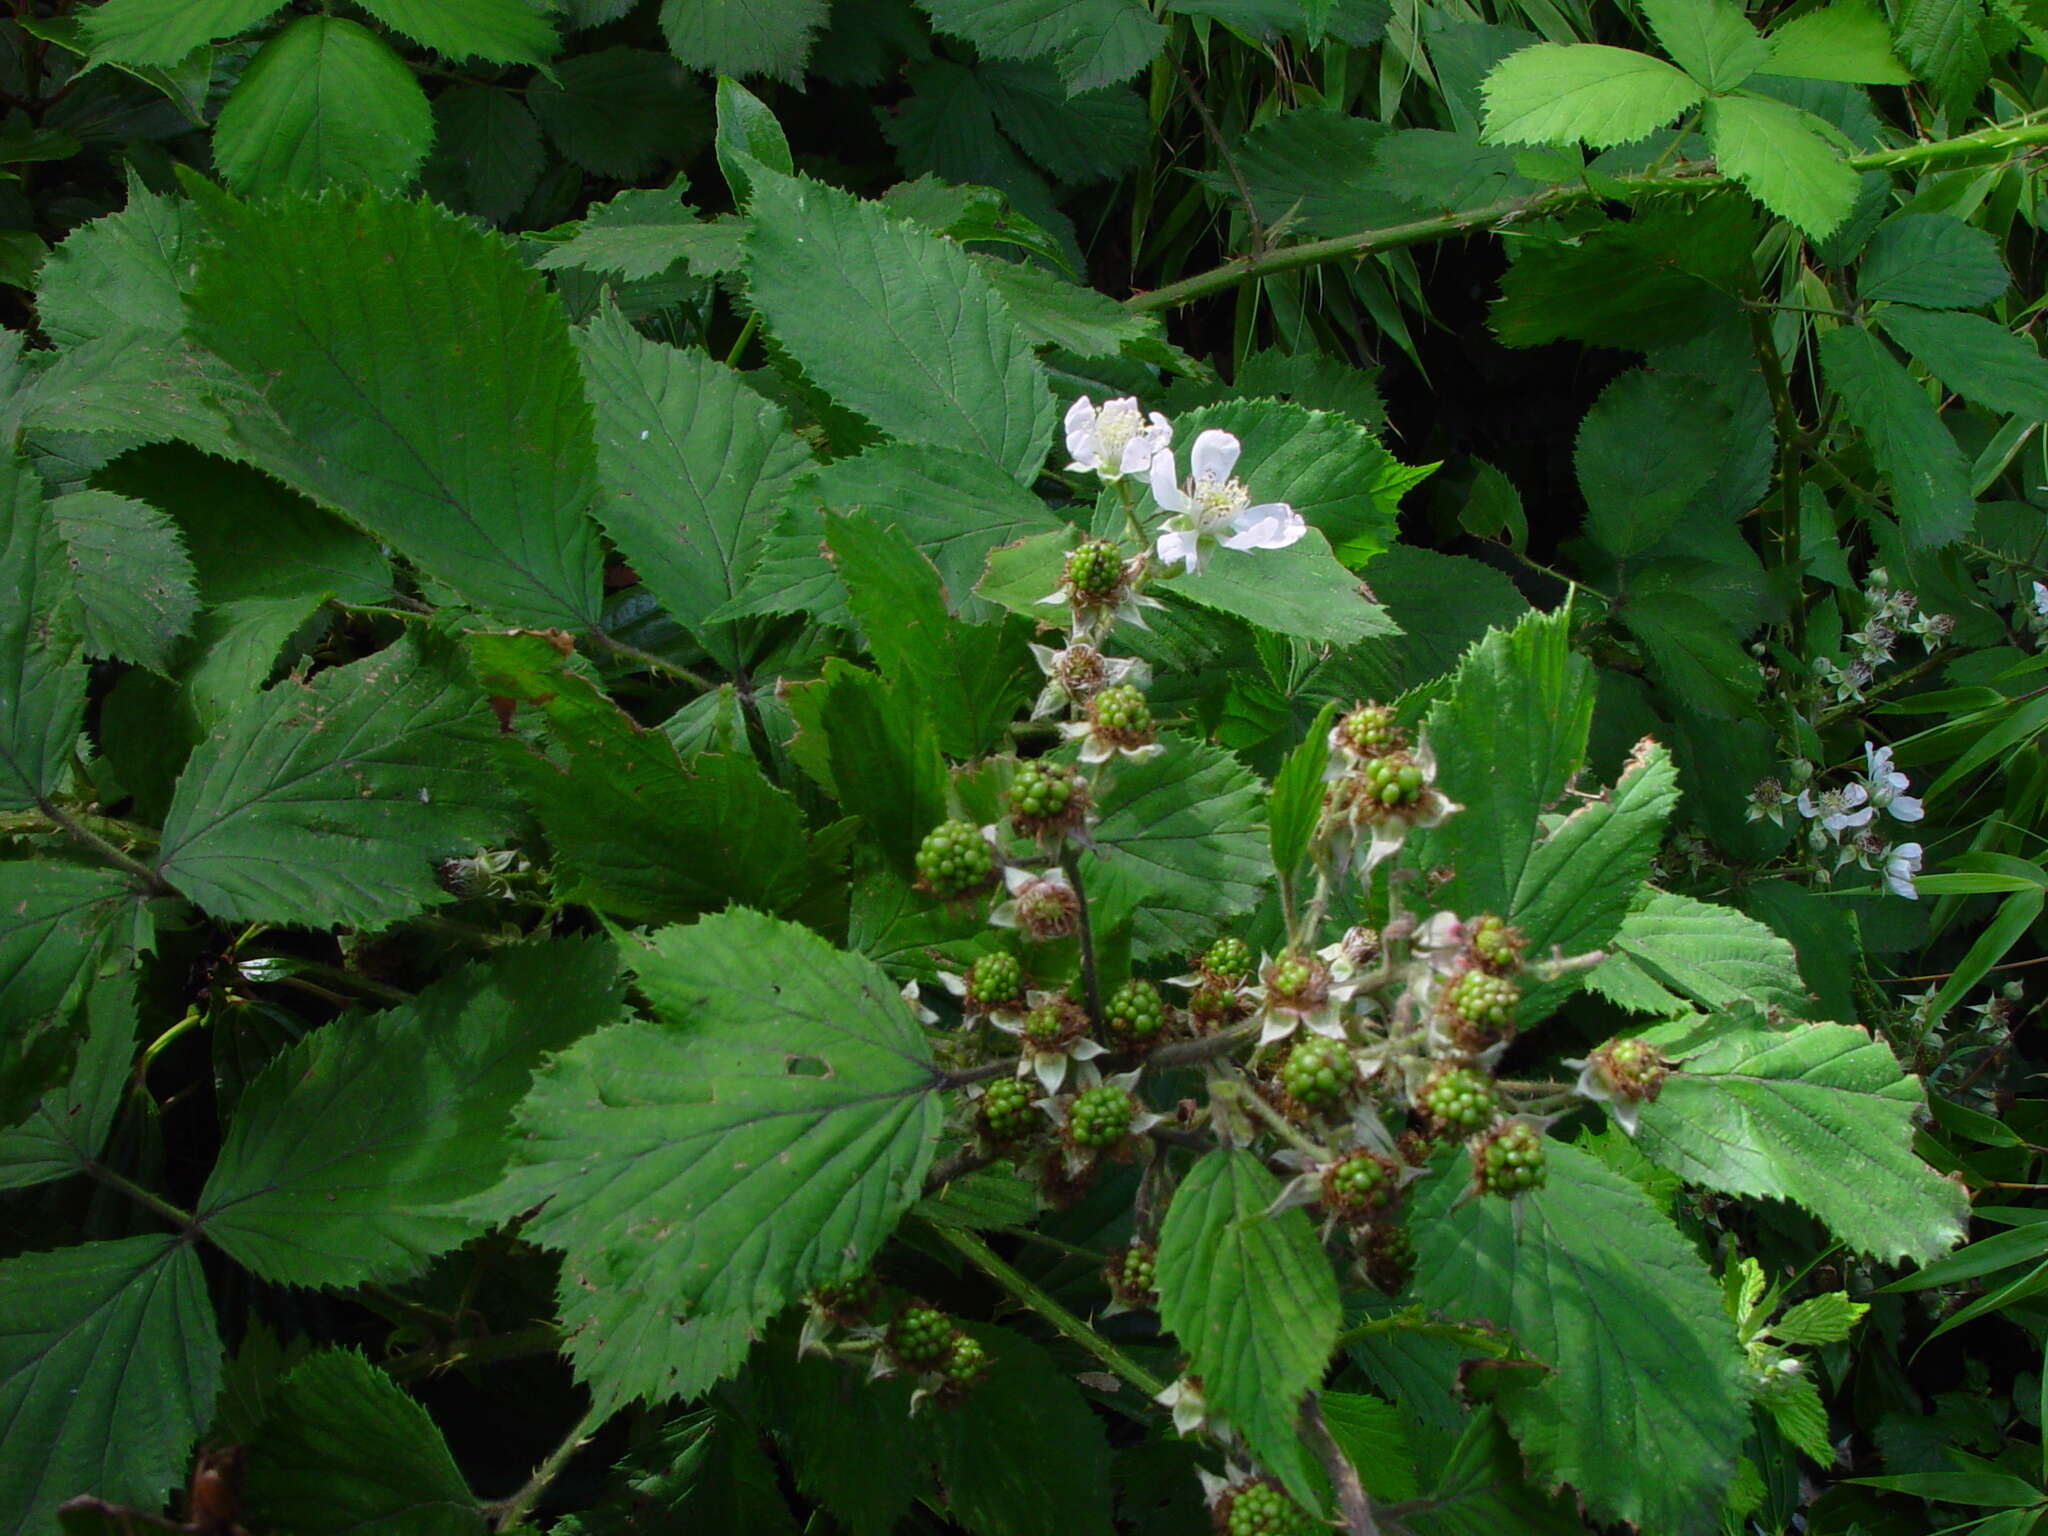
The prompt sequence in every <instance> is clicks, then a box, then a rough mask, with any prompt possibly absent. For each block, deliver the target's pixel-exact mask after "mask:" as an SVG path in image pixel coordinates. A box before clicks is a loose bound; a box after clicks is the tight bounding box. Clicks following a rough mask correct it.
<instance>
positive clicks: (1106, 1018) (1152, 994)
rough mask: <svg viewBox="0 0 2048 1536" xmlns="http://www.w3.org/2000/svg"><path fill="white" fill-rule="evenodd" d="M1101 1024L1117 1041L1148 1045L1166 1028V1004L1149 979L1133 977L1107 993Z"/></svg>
mask: <svg viewBox="0 0 2048 1536" xmlns="http://www.w3.org/2000/svg"><path fill="white" fill-rule="evenodd" d="M1102 1024H1103V1028H1105V1029H1107V1030H1108V1031H1109V1032H1110V1033H1111V1034H1112V1035H1115V1036H1116V1037H1117V1038H1118V1039H1119V1040H1125V1041H1128V1042H1129V1043H1130V1044H1132V1045H1150V1044H1152V1042H1154V1041H1155V1040H1157V1039H1158V1038H1159V1036H1160V1035H1161V1034H1162V1033H1164V1031H1165V1029H1166V1003H1165V1002H1164V1001H1163V1000H1162V999H1161V998H1160V996H1159V989H1158V988H1157V987H1155V986H1153V985H1152V983H1151V982H1149V981H1141V980H1139V979H1138V978H1137V977H1135V976H1133V977H1132V978H1131V979H1130V980H1129V981H1127V982H1125V983H1124V984H1123V985H1122V986H1120V987H1118V988H1117V989H1116V990H1115V991H1114V992H1112V993H1110V994H1109V1001H1108V1002H1106V1003H1104V1004H1103V1006H1102Z"/></svg>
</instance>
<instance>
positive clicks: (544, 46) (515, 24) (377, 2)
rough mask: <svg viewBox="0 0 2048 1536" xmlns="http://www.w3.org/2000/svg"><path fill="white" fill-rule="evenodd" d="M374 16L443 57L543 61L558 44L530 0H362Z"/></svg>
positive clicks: (541, 8) (543, 8)
mask: <svg viewBox="0 0 2048 1536" xmlns="http://www.w3.org/2000/svg"><path fill="white" fill-rule="evenodd" d="M361 3H362V7H363V9H364V10H366V11H368V12H369V13H370V14H371V15H372V16H374V17H376V18H377V19H378V20H379V21H381V22H383V23H384V25H385V26H387V27H390V28H391V29H392V30H394V31H397V32H403V33H404V34H405V35H406V36H407V37H409V38H411V39H412V40H413V41H414V42H416V43H418V44H419V45H420V46H421V47H422V48H431V49H433V50H434V52H436V53H438V54H440V55H441V56H442V57H443V58H446V59H458V60H459V59H482V60H484V61H485V62H486V63H490V64H545V63H546V62H547V61H548V60H549V59H550V58H552V57H553V56H554V53H555V49H556V48H557V46H559V45H558V43H557V40H556V38H555V29H554V26H553V24H552V23H550V21H549V20H548V12H549V10H550V9H552V7H551V6H548V5H544V4H542V5H536V4H535V3H534V0H361Z"/></svg>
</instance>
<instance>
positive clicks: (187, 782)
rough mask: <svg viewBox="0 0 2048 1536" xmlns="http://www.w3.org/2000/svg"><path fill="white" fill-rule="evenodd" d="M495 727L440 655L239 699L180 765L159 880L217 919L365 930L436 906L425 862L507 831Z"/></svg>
mask: <svg viewBox="0 0 2048 1536" xmlns="http://www.w3.org/2000/svg"><path fill="white" fill-rule="evenodd" d="M497 734H498V732H497V726H496V723H495V722H494V721H493V720H492V718H491V713H490V710H489V709H488V707H486V705H485V703H484V700H483V698H482V697H481V696H480V695H479V693H478V692H477V690H476V687H475V685H474V684H473V683H471V682H470V681H469V679H468V678H467V677H465V676H464V675H463V673H462V671H461V668H460V664H459V662H458V661H457V660H456V658H454V657H453V656H451V655H449V654H448V653H447V652H446V650H445V649H444V648H443V646H441V645H439V644H435V645H433V646H431V647H429V646H427V645H424V644H422V643H420V642H416V641H413V640H410V639H407V640H402V641H400V642H399V643H398V644H396V645H394V646H392V647H391V648H390V649H388V650H384V651H379V652H378V653H376V654H375V655H372V656H366V657H365V658H363V659H362V660H361V661H357V662H352V663H350V664H349V665H347V666H344V667H333V668H330V669H328V670H327V671H324V672H321V673H320V674H318V675H317V676H316V677H314V678H313V680H312V681H311V682H310V683H308V682H300V681H296V680H290V679H288V680H286V681H284V682H281V683H279V684H277V685H276V686H275V687H273V688H271V689H270V690H269V691H268V692H266V693H262V694H259V695H257V696H256V698H254V699H252V700H251V701H250V702H249V703H248V704H247V705H246V706H244V707H243V708H242V709H241V710H240V711H238V712H237V713H235V714H234V715H233V716H232V717H231V718H230V719H229V720H228V721H227V723H226V724H225V725H223V726H222V727H221V728H220V729H219V730H217V731H216V732H215V733H214V734H213V735H212V736H209V737H208V738H207V739H206V740H205V741H203V742H201V743H200V744H199V746H198V747H197V748H196V749H194V751H193V753H192V756H191V759H190V760H189V761H188V762H187V764H186V767H185V771H184V773H183V774H182V775H181V776H180V777H179V779H178V787H177V791H176V793H175V794H174V795H173V796H172V799H171V808H170V812H169V814H168V815H167V816H166V817H165V820H164V832H163V844H162V849H161V852H160V853H159V855H158V865H157V868H158V872H159V873H160V874H161V875H162V876H163V877H164V878H165V879H166V880H168V881H170V882H171V884H172V885H174V886H176V887H177V888H178V889H179V890H180V891H182V892H184V893H185V894H186V895H187V896H189V897H191V898H192V899H193V900H194V901H196V902H198V903H199V905H200V906H201V907H203V908H205V909H206V910H207V911H208V912H210V913H212V914H213V915H214V916H216V917H220V918H223V919H228V920H241V921H258V922H272V923H304V924H307V925H310V926H314V927H325V926H327V925H329V924H334V923H344V924H349V925H351V926H358V927H362V926H368V927H377V926H381V925H382V924H384V923H388V922H392V921H395V920H396V919H398V918H401V917H410V916H411V915H412V914H413V913H415V912H418V911H421V910H423V909H424V908H426V907H429V906H433V905H435V904H436V903H438V902H440V901H443V900H445V899H446V892H444V891H443V890H442V889H441V887H440V886H439V885H438V884H437V883H436V881H435V879H434V865H435V863H436V861H438V860H440V859H445V858H449V857H452V856H454V855H457V854H471V853H474V852H476V850H477V849H478V848H482V847H494V846H496V845H497V843H498V841H499V840H500V839H501V838H502V837H503V836H504V834H505V832H506V830H507V827H508V824H509V822H510V820H511V818H512V815H513V805H512V798H511V795H510V793H509V792H508V791H507V790H506V789H505V787H504V785H503V784H502V782H501V781H500V780H499V778H498V776H497V774H496V773H495V772H494V771H493V768H492V766H491V765H492V763H493V761H494V756H493V754H494V753H495V751H496V740H497Z"/></svg>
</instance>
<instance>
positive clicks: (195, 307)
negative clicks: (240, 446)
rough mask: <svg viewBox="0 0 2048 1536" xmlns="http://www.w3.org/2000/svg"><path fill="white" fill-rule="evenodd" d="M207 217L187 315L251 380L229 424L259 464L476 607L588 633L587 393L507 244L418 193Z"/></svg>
mask: <svg viewBox="0 0 2048 1536" xmlns="http://www.w3.org/2000/svg"><path fill="white" fill-rule="evenodd" d="M216 217H217V221H218V223H219V226H220V229H221V233H222V236H223V238H222V241H221V244H220V245H219V246H218V247H217V248H216V249H214V250H212V251H211V252H209V253H208V254H207V255H206V256H205V257H204V258H203V259H202V260H201V263H200V272H199V281H198V286H197V289H196V291H195V292H194V293H193V295H192V299H191V304H192V312H193V328H194V331H195V333H196V335H197V336H198V338H199V340H200V341H201V342H202V343H203V344H204V345H206V346H208V347H210V348H211V349H212V350H213V351H214V352H215V353H217V354H218V355H219V356H220V357H221V358H223V359H224V360H225V361H227V362H228V363H229V364H230V365H231V366H233V367H234V368H236V369H237V370H239V371H240V372H241V373H242V374H243V375H244V376H245V377H247V378H249V379H251V380H261V381H262V397H261V401H260V402H257V401H255V400H253V399H252V400H251V401H250V402H248V403H246V404H244V405H243V406H241V407H240V409H239V415H238V419H237V422H236V426H237V430H238V432H239V434H240V436H241V438H242V440H243V442H244V443H245V444H246V446H247V449H248V451H249V452H250V454H251V455H252V456H253V458H254V460H255V462H256V463H258V464H259V465H260V466H261V467H263V468H264V469H266V470H269V471H270V472H271V473H273V474H275V475H276V476H277V477H278V478H279V479H281V480H283V481H285V482H286V483H287V484H289V485H292V486H293V487H295V488H296V489H298V490H301V491H303V492H305V493H306V494H307V495H310V496H312V497H314V498H315V499H316V500H319V501H322V502H324V503H326V504H328V505H330V506H333V507H336V508H339V509H340V510H341V511H342V512H344V513H345V514H346V515H347V516H348V517H349V518H350V519H351V520H353V521H355V522H357V523H359V524H361V525H362V526H364V527H366V528H368V529H370V530H371V531H372V532H373V533H376V534H377V535H378V536H379V537H381V538H383V539H385V540H387V541H388V542H389V543H390V544H391V545H393V546H394V547H395V548H396V549H398V550H399V551H400V552H401V553H403V554H405V555H407V556H409V557H410V558H411V559H412V560H414V561H415V562H416V563H417V564H418V565H419V567H420V568H421V569H422V570H423V571H425V572H427V573H428V574H429V575H431V576H433V577H435V578H437V579H438V580H441V581H445V582H447V583H448V585H450V586H451V587H453V588H455V590H456V591H458V592H460V593H462V594H463V595H464V596H465V597H466V598H467V599H468V600H469V601H470V602H472V603H474V604H476V605H477V606H478V607H479V608H481V609H483V610H484V611H486V612H489V613H493V614H497V615H501V616H502V617H504V618H506V619H509V620H511V621H513V622H518V623H534V624H541V625H553V626H563V627H567V628H571V629H576V630H583V629H588V628H590V627H592V626H593V625H594V624H595V623H596V619H597V612H598V600H599V588H600V582H601V575H602V572H601V561H600V557H599V550H598V542H597V536H596V531H595V529H593V528H592V527H591V525H590V523H589V521H588V519H587V518H586V517H585V516H584V510H585V508H586V507H587V506H588V505H589V503H590V501H591V498H592V496H593V493H594V492H595V490H596V479H597V475H596V457H597V456H596V451H595V449H594V447H593V445H592V442H591V416H590V407H589V405H588V403H587V402H586V401H585V399H584V395H583V380H582V377H581V375H580V374H579V372H578V370H577V367H576V357H575V352H574V350H573V349H572V347H571V345H570V340H569V334H568V327H567V326H566V324H565V323H564V321H563V317H562V311H561V308H560V306H559V305H558V304H557V302H556V301H555V300H554V299H553V298H552V297H551V296H550V295H549V294H548V293H547V292H546V290H545V289H544V288H543V287H542V285H541V284H540V282H539V281H538V280H537V279H536V278H535V277H534V276H533V274H532V273H530V272H528V271H526V270H525V269H524V268H522V267H521V266H520V264H519V262H518V261H517V260H516V259H515V258H514V257H513V255H512V254H511V252H510V251H509V250H508V249H507V248H506V246H505V244H504V242H503V241H502V240H500V239H499V238H498V237H497V236H495V235H491V234H488V233H486V232H485V231H483V230H480V229H478V228H476V227H475V226H474V225H473V224H471V223H470V222H468V221H467V220H464V219H461V218H459V217H457V216H456V215H454V214H451V213H448V212H446V211H445V210H442V209H439V208H437V207H435V206H434V205H433V204H432V203H426V202H380V201H374V200H371V201H363V202H349V201H343V200H339V199H332V198H330V199H326V200H321V201H307V200H300V199H293V200H289V201H286V202H284V203H282V204H270V205H266V206H264V207H263V208H261V209H260V210H259V209H256V208H253V207H251V206H249V205H246V204H239V203H233V204H231V203H226V202H225V201H223V202H222V203H221V205H220V206H219V208H218V210H217V215H216ZM458 272H459V273H461V274H462V276H461V280H460V281H459V282H458V281H455V279H454V278H453V276H452V274H454V273H458Z"/></svg>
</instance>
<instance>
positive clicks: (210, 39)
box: [82, 0, 281, 68]
mask: <svg viewBox="0 0 2048 1536" xmlns="http://www.w3.org/2000/svg"><path fill="white" fill-rule="evenodd" d="M280 3H281V0H104V3H103V4H101V5H100V6H98V7H96V8H95V9H93V10H91V11H89V12H87V13H86V14H85V16H84V17H83V18H82V20H83V22H84V25H85V40H86V42H87V43H89V44H90V45H91V47H92V51H93V59H94V61H95V62H98V61H100V60H112V61H114V62H117V63H121V64H155V65H160V66H162V67H164V68H169V67H170V66H171V65H174V64H177V63H180V62H181V61H183V59H184V58H185V57H186V55H188V54H189V53H191V52H192V50H193V49H195V48H198V47H200V46H202V45H204V44H206V43H217V42H220V41H221V40H222V39H223V38H229V37H233V36H234V35H235V34H236V33H237V32H243V31H246V30H248V29H249V28H250V27H253V26H254V25H255V24H256V23H257V22H259V21H261V20H263V18H264V17H266V16H268V15H270V13H271V12H273V11H275V10H276V9H277V8H278V6H279V4H280Z"/></svg>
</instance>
